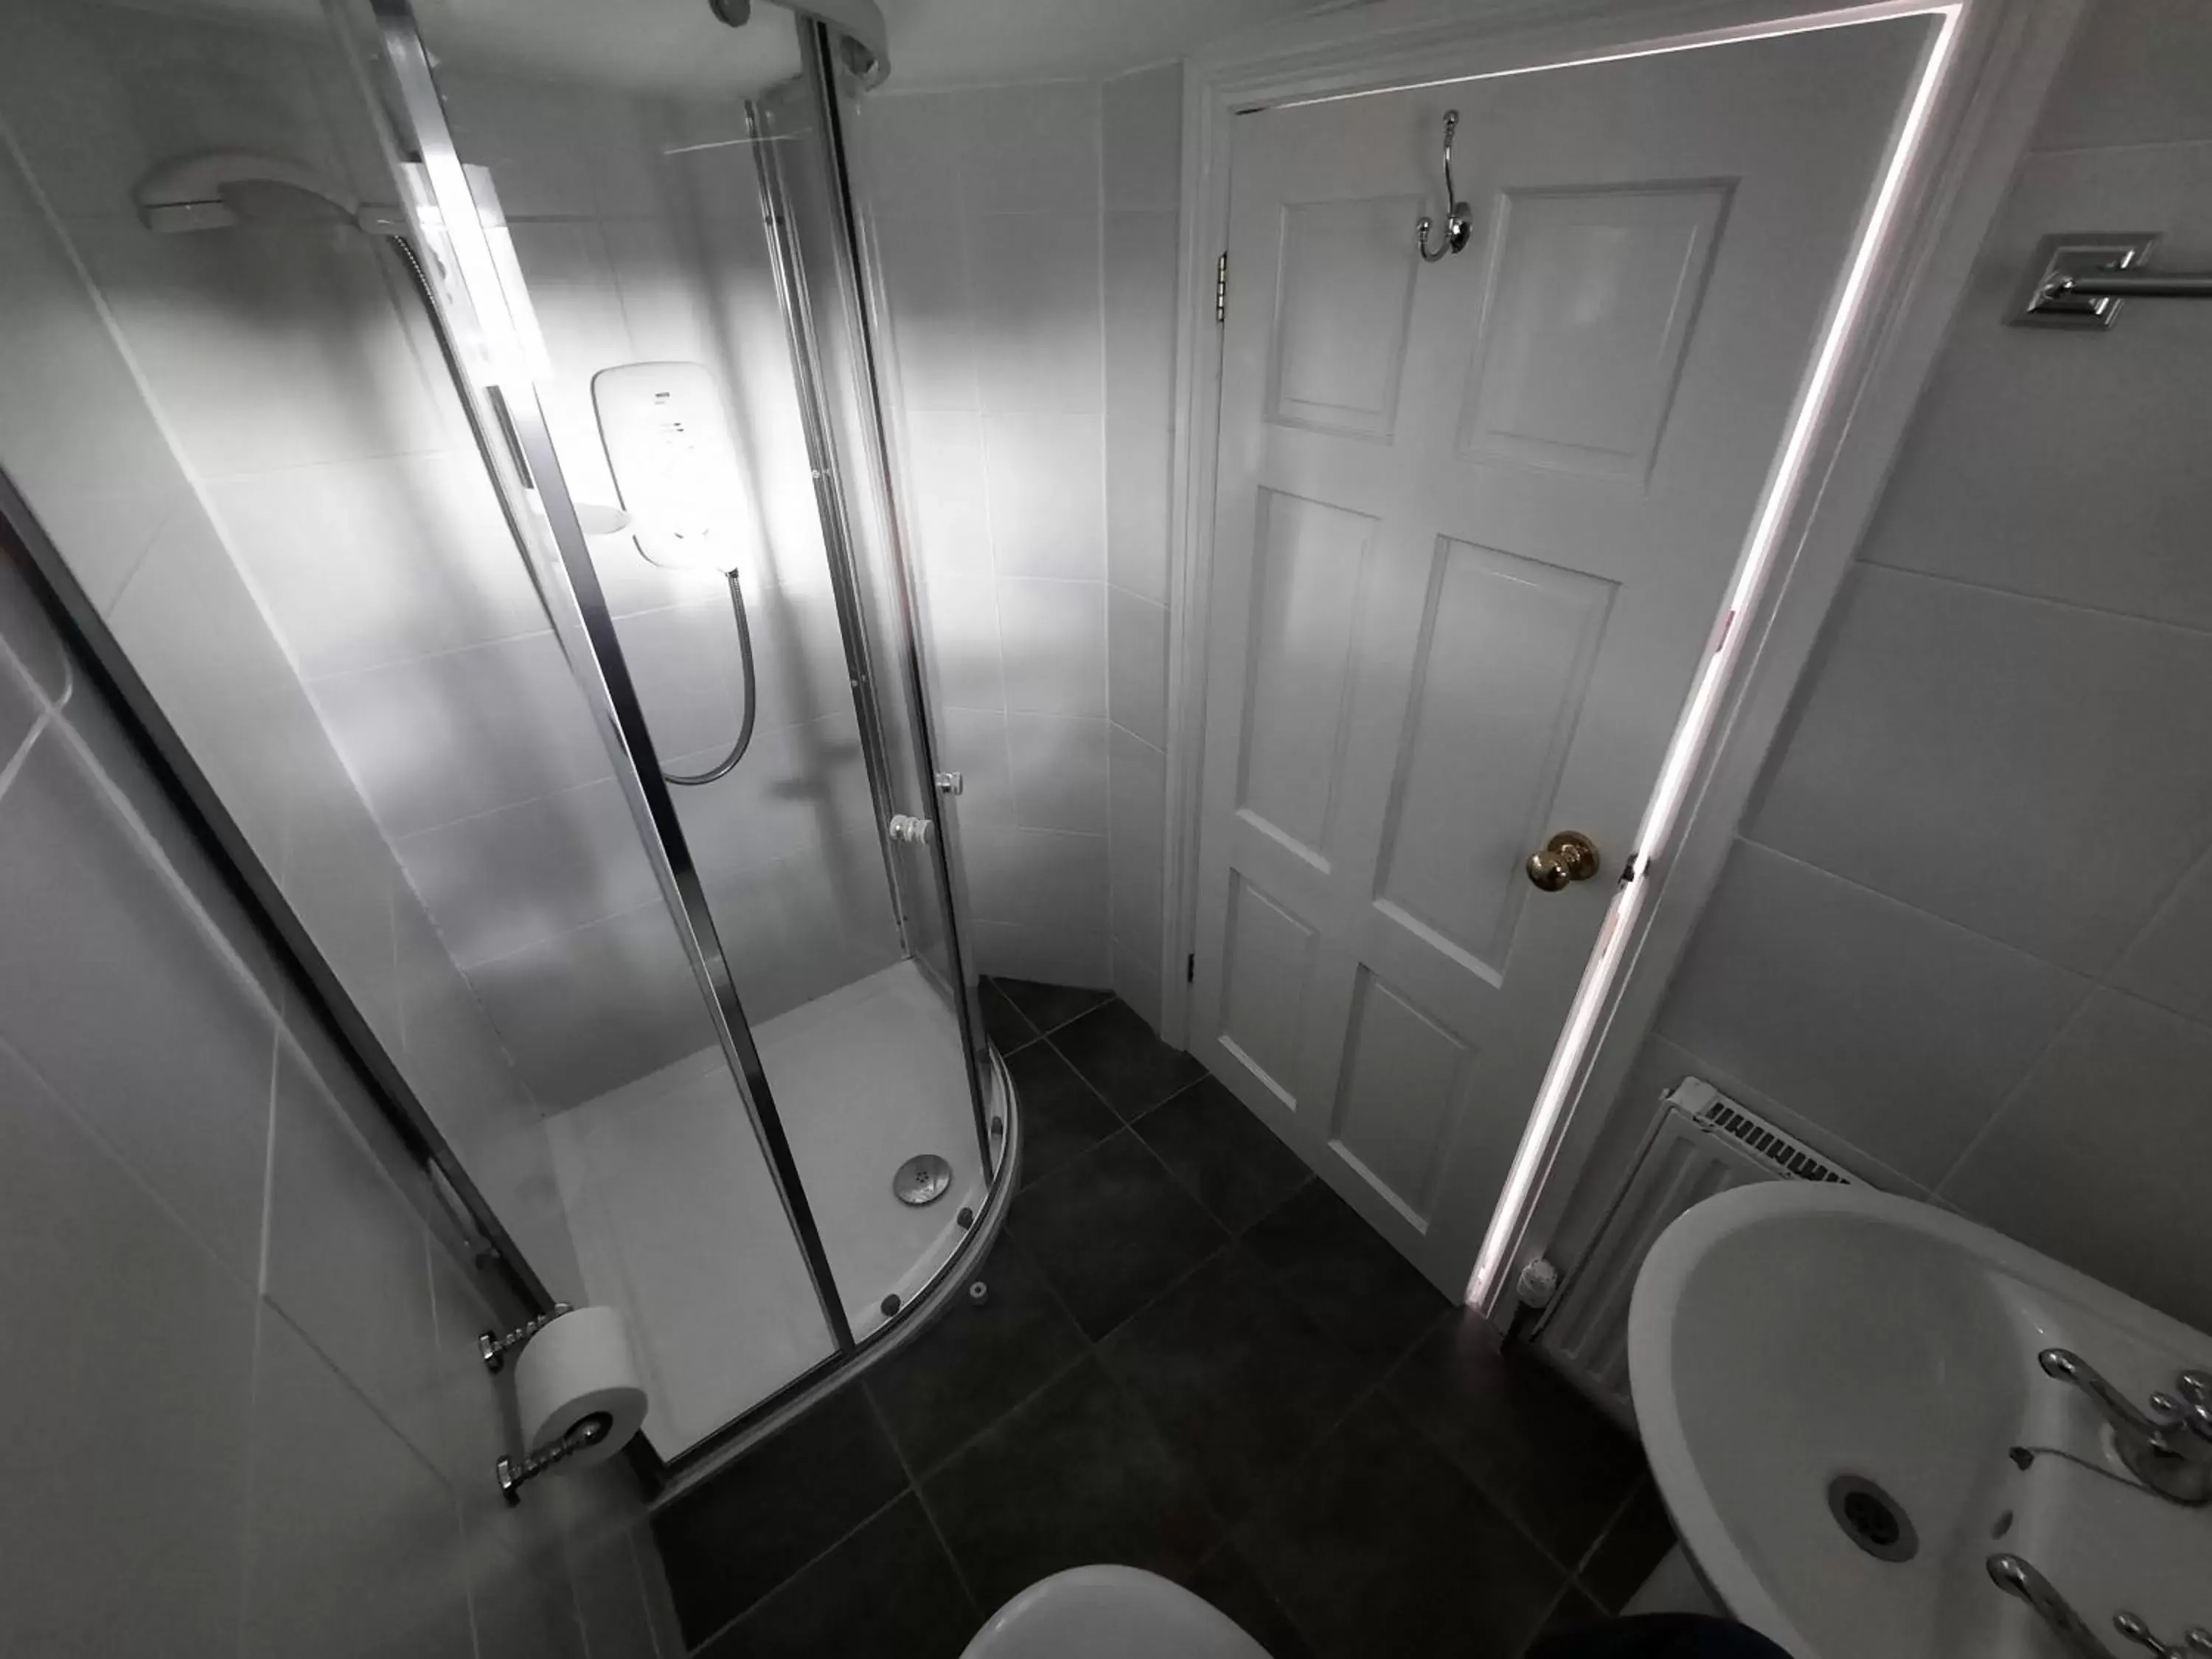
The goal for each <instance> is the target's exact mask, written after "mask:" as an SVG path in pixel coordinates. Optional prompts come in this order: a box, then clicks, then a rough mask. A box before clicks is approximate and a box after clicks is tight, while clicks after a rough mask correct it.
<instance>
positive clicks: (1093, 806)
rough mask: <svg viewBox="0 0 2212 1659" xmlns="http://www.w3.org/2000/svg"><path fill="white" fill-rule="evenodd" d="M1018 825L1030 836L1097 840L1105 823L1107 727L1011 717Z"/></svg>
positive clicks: (1056, 717)
mask: <svg viewBox="0 0 2212 1659" xmlns="http://www.w3.org/2000/svg"><path fill="white" fill-rule="evenodd" d="M1006 749H1007V755H1008V758H1009V763H1010V764H1011V767H1012V779H1013V794H1014V822H1015V823H1018V824H1020V825H1021V826H1022V827H1023V828H1024V829H1071V830H1076V831H1079V832H1089V833H1091V834H1094V835H1095V834H1097V832H1098V831H1099V830H1101V829H1103V828H1104V826H1105V823H1106V811H1107V802H1108V799H1109V776H1108V769H1107V761H1106V722H1105V721H1104V720H1099V719H1079V718H1073V717H1070V716H1068V715H1065V714H1008V715H1007V716H1006Z"/></svg>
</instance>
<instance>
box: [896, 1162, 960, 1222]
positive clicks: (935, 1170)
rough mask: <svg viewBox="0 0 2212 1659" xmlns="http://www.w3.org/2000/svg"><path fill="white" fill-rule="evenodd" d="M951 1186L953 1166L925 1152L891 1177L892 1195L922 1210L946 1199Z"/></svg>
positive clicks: (905, 1164)
mask: <svg viewBox="0 0 2212 1659" xmlns="http://www.w3.org/2000/svg"><path fill="white" fill-rule="evenodd" d="M951 1184H952V1166H951V1164H947V1163H946V1162H945V1160H944V1159H943V1158H939V1157H938V1155H937V1154H936V1153H935V1152H924V1153H923V1154H922V1155H921V1157H920V1158H908V1159H907V1161H906V1162H905V1163H903V1164H900V1165H899V1166H898V1173H897V1174H896V1175H895V1176H892V1177H891V1195H892V1196H893V1197H894V1198H896V1199H897V1200H898V1201H899V1202H900V1203H902V1204H911V1205H913V1206H915V1208H916V1209H920V1208H921V1206H923V1205H925V1204H933V1203H935V1202H936V1201H937V1200H939V1199H940V1198H942V1197H944V1196H945V1188H948V1187H950V1186H951Z"/></svg>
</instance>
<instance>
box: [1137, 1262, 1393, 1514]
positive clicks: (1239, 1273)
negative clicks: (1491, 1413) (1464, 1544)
mask: <svg viewBox="0 0 2212 1659" xmlns="http://www.w3.org/2000/svg"><path fill="white" fill-rule="evenodd" d="M1099 1353H1100V1357H1101V1358H1103V1359H1104V1360H1105V1362H1106V1366H1107V1369H1108V1370H1110V1371H1112V1372H1113V1373H1114V1375H1115V1377H1116V1378H1117V1379H1118V1380H1119V1381H1120V1383H1121V1386H1122V1388H1123V1389H1124V1390H1125V1391H1126V1392H1127V1394H1128V1395H1129V1397H1130V1398H1131V1399H1132V1400H1134V1401H1136V1402H1137V1404H1138V1406H1139V1407H1140V1408H1141V1409H1142V1410H1143V1412H1144V1413H1145V1415H1146V1416H1147V1417H1148V1418H1150V1419H1152V1423H1153V1425H1155V1426H1156V1427H1157V1428H1158V1430H1159V1431H1160V1433H1161V1435H1162V1437H1164V1439H1165V1440H1166V1441H1167V1443H1168V1446H1169V1449H1170V1450H1172V1451H1173V1452H1174V1453H1175V1454H1176V1456H1177V1457H1179V1458H1181V1459H1182V1462H1184V1463H1185V1464H1186V1465H1187V1466H1188V1468H1190V1469H1191V1470H1192V1471H1193V1472H1194V1473H1195V1474H1197V1476H1198V1479H1199V1483H1200V1486H1202V1487H1203V1488H1204V1489H1205V1492H1206V1501H1207V1502H1208V1503H1209V1504H1212V1507H1213V1510H1214V1513H1215V1514H1217V1515H1218V1516H1221V1517H1222V1518H1223V1519H1224V1520H1226V1521H1234V1520H1236V1519H1237V1518H1238V1517H1239V1516H1242V1515H1243V1513H1244V1512H1245V1510H1248V1509H1249V1508H1250V1507H1251V1505H1252V1504H1253V1503H1254V1501H1255V1499H1257V1498H1259V1497H1260V1496H1261V1493H1262V1492H1265V1491H1266V1490H1267V1487H1268V1486H1270V1485H1271V1484H1273V1482H1274V1481H1276V1480H1279V1479H1280V1478H1281V1476H1282V1472H1283V1470H1284V1468H1285V1467H1286V1466H1288V1465H1290V1464H1291V1463H1294V1462H1297V1459H1299V1458H1300V1457H1303V1456H1304V1455H1305V1454H1306V1453H1307V1451H1309V1450H1310V1449H1311V1448H1312V1447H1313V1446H1314V1445H1315V1444H1316V1443H1317V1442H1318V1441H1319V1440H1320V1439H1321V1437H1322V1435H1323V1434H1325V1433H1327V1432H1328V1430H1329V1429H1330V1428H1332V1427H1334V1425H1335V1424H1336V1422H1337V1420H1338V1419H1340V1418H1341V1417H1342V1416H1343V1415H1344V1413H1346V1410H1348V1409H1349V1408H1350V1407H1351V1405H1352V1401H1354V1400H1356V1399H1357V1398H1358V1395H1359V1393H1360V1390H1361V1389H1363V1388H1364V1386H1365V1385H1366V1383H1367V1382H1368V1380H1369V1377H1370V1368H1369V1367H1368V1366H1367V1365H1366V1364H1364V1363H1363V1362H1361V1361H1360V1360H1358V1359H1356V1358H1353V1357H1352V1355H1351V1354H1349V1353H1347V1352H1345V1350H1344V1349H1343V1348H1341V1347H1340V1346H1338V1345H1337V1343H1336V1341H1335V1340H1334V1339H1333V1338H1330V1337H1328V1336H1324V1335H1323V1334H1322V1333H1321V1332H1320V1330H1318V1329H1317V1328H1316V1327H1315V1326H1314V1325H1313V1324H1312V1323H1311V1322H1309V1321H1308V1320H1307V1319H1305V1318H1304V1316H1302V1315H1300V1314H1299V1313H1298V1312H1297V1310H1296V1309H1295V1308H1293V1307H1292V1306H1291V1304H1290V1303H1289V1302H1288V1301H1286V1300H1285V1298H1284V1297H1283V1296H1282V1294H1281V1292H1279V1291H1277V1290H1276V1289H1275V1288H1274V1286H1273V1284H1272V1283H1271V1282H1270V1281H1269V1280H1268V1279H1267V1275H1266V1274H1265V1273H1263V1272H1262V1271H1261V1268H1260V1267H1258V1266H1257V1265H1256V1264H1255V1263H1254V1262H1252V1261H1249V1259H1248V1258H1247V1257H1246V1256H1245V1255H1244V1254H1243V1251H1242V1250H1240V1249H1234V1248H1232V1249H1228V1250H1225V1251H1223V1252H1222V1253H1221V1254H1220V1255H1217V1256H1215V1257H1214V1258H1213V1260H1212V1261H1209V1262H1207V1263H1206V1265H1205V1266H1204V1267H1200V1269H1199V1270H1198V1271H1197V1272H1196V1273H1193V1274H1192V1275H1191V1276H1190V1277H1189V1278H1188V1279H1184V1280H1183V1282H1182V1284H1180V1285H1176V1287H1175V1289H1174V1290H1172V1291H1170V1292H1169V1293H1168V1294H1167V1295H1166V1296H1164V1297H1161V1298H1160V1299H1159V1300H1158V1302H1155V1303H1154V1304H1152V1306H1151V1307H1149V1308H1146V1310H1144V1311H1143V1312H1142V1313H1140V1314H1139V1315H1138V1316H1136V1317H1135V1318H1133V1319H1132V1320H1130V1321H1129V1322H1127V1324H1125V1325H1123V1326H1122V1327H1121V1329H1120V1330H1118V1331H1116V1332H1115V1333H1114V1334H1113V1336H1112V1337H1111V1338H1110V1339H1109V1340H1107V1341H1106V1342H1104V1343H1103V1344H1102V1345H1101V1346H1100V1349H1099Z"/></svg>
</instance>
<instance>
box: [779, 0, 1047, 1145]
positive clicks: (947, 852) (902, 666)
mask: <svg viewBox="0 0 2212 1659" xmlns="http://www.w3.org/2000/svg"><path fill="white" fill-rule="evenodd" d="M799 40H800V49H801V54H802V59H803V64H804V72H803V79H804V83H805V89H806V93H807V94H808V97H809V99H810V100H811V105H812V110H811V113H812V115H813V117H814V120H815V124H816V126H817V131H819V133H820V154H821V158H822V164H823V168H824V170H825V173H826V175H827V176H826V180H825V182H826V185H827V186H828V188H827V190H826V191H825V192H824V194H825V197H826V199H827V201H828V203H829V209H830V211H831V212H832V213H833V214H834V216H835V224H834V227H833V229H834V234H833V236H832V237H831V239H830V248H829V256H830V262H831V264H832V265H833V266H834V270H832V272H831V273H830V274H831V276H832V277H833V279H834V283H835V292H836V295H837V297H838V298H839V300H840V301H842V309H843V311H844V313H845V316H844V322H845V326H846V328H847V330H848V332H849V334H850V337H851V340H852V343H853V362H852V364H851V370H852V374H851V379H852V380H853V382H854V384H853V386H852V392H853V396H854V401H855V404H856V408H855V410H854V422H853V426H854V431H853V434H852V436H853V440H854V443H855V444H856V445H857V446H858V447H859V448H860V452H861V453H860V455H859V456H858V458H857V460H858V463H859V469H860V471H862V472H863V473H864V475H865V482H866V486H867V487H869V488H870V489H872V491H873V492H874V493H875V497H876V500H877V501H878V504H879V507H880V509H881V510H880V519H881V524H880V532H881V534H882V535H883V536H884V538H885V539H886V541H887V543H888V544H889V550H890V559H889V561H888V564H889V567H890V574H891V577H892V580H893V582H894V584H895V597H896V602H897V606H898V614H899V617H900V620H901V623H902V640H901V641H900V644H901V646H902V649H901V651H900V653H899V656H900V660H899V663H898V665H897V667H898V672H899V676H900V682H901V690H902V691H903V693H904V695H905V696H906V697H907V699H908V702H909V705H910V707H911V708H913V709H914V711H915V743H916V744H917V745H918V747H919V749H920V751H921V765H922V781H923V783H924V786H925V787H927V789H928V790H929V791H930V793H931V797H932V799H931V800H930V802H929V805H928V816H929V817H931V818H933V820H934V821H935V822H936V824H937V833H936V835H935V836H933V837H932V838H931V840H930V841H929V842H928V843H927V845H926V847H925V848H924V849H923V855H924V856H925V857H927V858H928V859H930V860H933V862H934V866H935V870H936V874H937V878H938V883H939V890H940V891H941V892H942V893H943V894H944V896H945V904H946V906H947V910H948V916H947V923H946V928H945V950H946V952H947V955H948V957H949V958H950V963H951V976H952V985H951V987H950V988H951V992H952V995H953V1000H954V1002H955V1004H956V1006H957V1013H958V1017H959V1020H960V1024H961V1030H962V1039H963V1040H962V1047H963V1050H964V1053H965V1057H966V1061H967V1066H968V1071H969V1090H970V1092H971V1094H972V1096H973V1098H974V1100H975V1133H976V1136H977V1139H978V1143H979V1146H980V1147H981V1156H982V1158H983V1168H984V1170H985V1174H986V1179H987V1180H989V1179H992V1178H994V1177H995V1176H999V1175H1000V1173H1001V1164H1000V1162H994V1160H1000V1158H1001V1155H1002V1154H1004V1153H1005V1152H1008V1151H1009V1150H1010V1149H1011V1148H1012V1146H1013V1145H1014V1144H1015V1138H1014V1136H1013V1134H1012V1130H1011V1128H1010V1127H1006V1125H1005V1124H1004V1123H1003V1122H1002V1123H1001V1125H1000V1127H999V1128H997V1129H994V1121H993V1112H992V1109H991V1103H992V1101H993V1100H994V1097H995V1095H996V1092H997V1088H998V1083H999V1077H998V1074H997V1073H995V1072H994V1068H993V1066H992V1064H991V1060H990V1054H991V1049H990V1043H989V1039H988V1037H987V1034H986V1032H985V1030H984V1027H983V1012H982V1007H981V1002H980V1000H979V998H978V994H977V991H976V987H975V974H974V973H973V971H972V970H971V968H970V965H969V959H968V945H967V940H966V937H965V933H964V928H965V923H966V920H967V912H968V905H967V881H966V872H965V870H964V867H963V865H962V862H961V859H960V842H959V826H958V812H957V809H956V808H955V807H953V806H952V805H951V802H952V800H953V799H956V797H954V795H953V794H952V793H951V790H950V789H949V788H948V787H947V785H946V782H945V780H946V777H947V775H946V774H945V772H944V771H943V770H942V769H940V768H939V764H938V758H937V749H936V736H935V732H934V730H933V725H932V722H931V719H930V696H929V684H928V676H927V673H926V672H925V671H924V659H925V653H926V650H927V645H926V640H927V634H926V630H925V629H924V628H923V626H922V617H921V605H919V604H918V603H917V600H916V596H915V589H914V585H913V581H912V580H911V574H910V567H909V563H908V557H907V551H908V550H907V547H906V544H905V540H904V537H903V535H902V528H901V520H900V513H899V511H898V500H899V495H898V490H897V489H896V481H895V478H894V477H893V471H892V467H891V464H890V444H889V441H888V438H889V433H890V425H889V422H888V421H887V419H886V416H885V413H884V400H883V365H884V354H883V352H882V351H881V349H879V346H880V343H879V341H878V332H877V325H876V319H877V317H878V315H880V314H881V307H880V306H879V304H878V303H877V300H878V295H877V294H876V291H875V290H874V289H872V287H871V284H870V281H869V278H870V276H871V275H872V272H871V269H870V266H869V264H868V258H867V252H866V239H865V237H864V235H863V234H862V227H861V224H860V218H859V216H858V214H857V212H856V210H855V205H854V190H853V177H852V170H851V167H850V156H849V152H848V147H847V143H846V137H845V124H844V116H843V110H842V106H841V105H840V102H839V97H838V76H839V72H840V71H839V69H838V66H837V54H836V50H835V46H836V39H835V37H834V35H833V34H832V32H831V31H830V29H829V27H828V26H827V25H826V24H824V23H823V22H822V21H820V20H819V19H812V18H811V19H807V20H805V21H803V22H802V25H801V27H800V30H799ZM871 84H872V83H871ZM763 148H766V147H763ZM763 165H764V166H774V167H775V168H776V170H777V172H778V173H779V175H780V173H781V163H780V162H775V161H773V159H772V158H770V159H769V161H764V163H763ZM778 187H779V190H780V189H781V185H780V184H779V186H778ZM799 299H800V301H801V302H802V303H803V301H804V289H801V291H800V294H799ZM815 372H816V373H817V375H818V374H820V373H821V368H820V365H819V364H818V362H817V363H816V365H815ZM1011 1115H1012V1111H1011V1108H1006V1109H1002V1116H1003V1117H1006V1118H1010V1117H1011Z"/></svg>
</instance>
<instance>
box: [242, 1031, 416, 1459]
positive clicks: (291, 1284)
mask: <svg viewBox="0 0 2212 1659" xmlns="http://www.w3.org/2000/svg"><path fill="white" fill-rule="evenodd" d="M333 1090H339V1091H344V1092H345V1093H347V1094H348V1095H349V1096H352V1097H354V1099H355V1104H354V1106H353V1108H352V1111H353V1112H354V1113H356V1114H363V1115H365V1114H366V1113H367V1112H369V1111H373V1110H374V1108H371V1107H368V1105H367V1103H366V1102H365V1101H364V1100H362V1097H360V1096H359V1094H358V1091H357V1087H356V1085H355V1084H354V1082H353V1079H351V1078H350V1077H349V1076H348V1075H347V1074H346V1073H344V1071H343V1068H342V1064H341V1062H339V1061H338V1060H337V1056H336V1055H335V1054H332V1053H331V1052H330V1050H329V1049H328V1048H327V1047H326V1046H325V1043H324V1042H322V1040H321V1038H320V1037H319V1036H317V1035H316V1034H314V1033H313V1032H312V1031H299V1032H295V1031H292V1030H287V1031H286V1032H285V1033H284V1035H283V1037H282V1038H281V1039H280V1041H279V1042H278V1044H277V1049H276V1118H275V1122H274V1124H273V1126H272V1131H271V1133H273V1134H274V1136H275V1138H276V1139H275V1146H274V1149H273V1150H272V1151H271V1152H270V1166H269V1233H268V1243H267V1246H266V1261H267V1269H266V1278H265V1284H264V1294H265V1295H266V1296H267V1297H268V1298H269V1299H270V1302H272V1303H273V1304H275V1305H276V1307H277V1308H278V1309H279V1310H282V1311H283V1314H284V1315H285V1316H286V1317H287V1318H289V1320H290V1321H291V1322H292V1323H293V1325H294V1326H295V1327H296V1328H298V1329H299V1330H300V1331H301V1333H303V1334H305V1335H306V1336H307V1339H308V1340H310V1341H311V1342H313V1344H314V1345H315V1346H316V1347H317V1348H318V1349H319V1350H320V1351H321V1352H322V1354H323V1356H324V1357H325V1358H326V1359H328V1360H329V1361H330V1363H331V1364H332V1365H334V1366H336V1367H337V1369H338V1370H340V1371H341V1372H342V1373H343V1375H344V1376H346V1377H348V1378H349V1380H350V1381H351V1382H352V1383H353V1386H354V1387H355V1389H357V1390H358V1391H359V1392H360V1393H361V1394H362V1395H365V1396H366V1397H367V1398H368V1401H369V1403H370V1404H371V1405H372V1406H374V1407H375V1408H376V1410H377V1411H378V1412H379V1413H380V1414H381V1415H382V1416H383V1418H384V1419H385V1421H386V1422H387V1423H389V1424H390V1425H392V1427H393V1428H395V1429H397V1430H398V1431H399V1432H400V1433H401V1434H403V1435H404V1436H406V1437H407V1438H408V1439H409V1440H410V1442H411V1443H413V1444H414V1446H415V1449H416V1450H417V1451H418V1452H420V1453H421V1454H422V1455H423V1456H424V1457H425V1458H431V1459H435V1456H436V1455H437V1451H438V1442H439V1438H440V1437H439V1435H438V1434H437V1432H436V1431H435V1424H436V1407H437V1405H438V1403H439V1401H438V1389H437V1357H436V1351H435V1334H434V1330H433V1326H432V1317H431V1311H430V1262H429V1241H428V1236H427V1235H426V1234H425V1232H424V1231H423V1226H422V1219H421V1218H420V1216H419V1214H418V1213H417V1212H416V1209H415V1207H414V1206H413V1204H412V1203H411V1202H410V1200H408V1199H407V1198H405V1197H404V1196H403V1195H402V1194H401V1193H400V1191H399V1190H398V1188H397V1187H395V1186H394V1185H393V1182H392V1177H391V1176H390V1175H389V1174H387V1173H386V1170H385V1169H384V1167H383V1165H382V1164H380V1162H379V1160H378V1159H377V1158H376V1157H375V1156H374V1154H373V1153H372V1152H370V1151H369V1149H368V1147H367V1146H364V1145H363V1144H362V1139H361V1137H360V1136H359V1135H358V1134H357V1133H356V1131H355V1129H354V1127H353V1126H352V1122H351V1121H349V1115H348V1109H345V1108H342V1107H341V1106H340V1105H339V1103H338V1102H337V1100H336V1099H334V1098H332V1093H331V1091H333Z"/></svg>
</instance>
